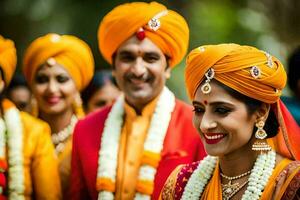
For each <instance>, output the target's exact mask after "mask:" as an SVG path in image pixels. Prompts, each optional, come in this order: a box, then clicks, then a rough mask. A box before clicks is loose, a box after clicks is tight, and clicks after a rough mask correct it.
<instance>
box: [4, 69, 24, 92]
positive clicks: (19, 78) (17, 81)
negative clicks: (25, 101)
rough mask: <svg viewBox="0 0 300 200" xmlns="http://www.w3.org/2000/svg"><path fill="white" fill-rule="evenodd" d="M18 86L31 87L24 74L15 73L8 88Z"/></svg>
mask: <svg viewBox="0 0 300 200" xmlns="http://www.w3.org/2000/svg"><path fill="white" fill-rule="evenodd" d="M17 87H26V88H28V89H29V87H28V85H27V82H26V79H25V77H24V76H23V75H22V74H19V73H17V74H15V75H14V76H13V78H12V80H11V82H10V84H9V86H8V88H7V90H8V91H10V90H12V89H14V88H17Z"/></svg>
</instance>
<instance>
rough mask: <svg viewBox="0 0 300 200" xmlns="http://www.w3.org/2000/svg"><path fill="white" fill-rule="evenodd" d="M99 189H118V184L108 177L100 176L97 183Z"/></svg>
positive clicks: (112, 190)
mask: <svg viewBox="0 0 300 200" xmlns="http://www.w3.org/2000/svg"><path fill="white" fill-rule="evenodd" d="M96 187H97V190H99V191H100V190H107V191H110V192H115V191H116V185H115V183H114V182H112V181H111V180H110V179H108V178H98V179H97V183H96Z"/></svg>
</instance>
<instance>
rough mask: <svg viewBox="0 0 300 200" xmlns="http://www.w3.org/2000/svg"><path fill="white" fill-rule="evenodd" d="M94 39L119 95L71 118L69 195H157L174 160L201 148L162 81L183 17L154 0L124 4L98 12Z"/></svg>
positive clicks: (183, 31)
mask: <svg viewBox="0 0 300 200" xmlns="http://www.w3.org/2000/svg"><path fill="white" fill-rule="evenodd" d="M98 39H99V48H100V51H101V53H102V55H103V57H104V58H105V59H106V60H107V61H108V62H109V63H110V64H111V65H112V69H113V75H114V77H115V79H116V81H117V83H118V86H119V87H120V89H121V90H122V91H123V93H124V95H122V96H121V97H120V98H118V99H117V101H116V102H115V103H114V105H113V106H109V107H105V108H104V109H102V110H100V111H98V112H96V113H93V114H92V115H89V116H88V117H87V118H85V119H84V120H81V121H79V123H78V124H77V126H76V128H75V132H74V139H73V156H72V176H71V183H72V186H71V191H70V194H71V197H72V199H97V198H99V199H124V200H126V199H141V198H143V199H150V198H152V199H157V198H158V196H159V193H160V190H161V188H162V186H163V184H164V182H165V180H166V178H167V177H168V175H169V174H170V172H171V171H172V170H173V169H174V168H175V167H176V166H177V165H179V164H183V163H187V162H191V161H194V160H200V159H202V158H203V157H204V155H205V151H204V149H203V145H202V143H201V141H200V139H199V137H198V135H197V133H196V130H195V129H194V128H193V127H192V108H191V107H190V106H188V105H186V104H185V103H183V102H181V101H179V100H177V99H176V98H175V97H174V94H173V93H172V92H171V91H170V90H169V89H168V88H167V87H166V86H165V82H166V79H168V78H169V77H170V72H171V69H172V68H173V67H174V66H175V65H176V64H178V63H179V62H180V61H181V60H182V58H183V57H184V55H185V53H186V50H187V47H188V39H189V29H188V26H187V23H186V21H185V20H184V18H183V17H182V16H180V15H179V14H178V13H176V12H174V11H172V10H168V9H167V8H166V7H165V6H163V5H161V4H159V3H156V2H152V3H144V2H134V3H127V4H122V5H120V6H117V7H116V8H114V9H113V10H112V11H111V12H109V13H108V14H107V15H106V16H105V17H104V18H103V20H102V22H101V23H100V27H99V31H98Z"/></svg>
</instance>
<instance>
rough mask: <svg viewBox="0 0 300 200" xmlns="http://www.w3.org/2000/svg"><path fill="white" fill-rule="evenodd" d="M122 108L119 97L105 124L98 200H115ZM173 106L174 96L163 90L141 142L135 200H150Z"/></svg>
mask: <svg viewBox="0 0 300 200" xmlns="http://www.w3.org/2000/svg"><path fill="white" fill-rule="evenodd" d="M123 105H124V96H120V97H119V98H118V99H117V101H116V103H115V104H114V105H113V107H112V109H111V111H110V113H109V115H108V118H107V119H106V121H105V126H104V130H103V134H102V138H101V148H100V150H99V158H98V170H97V189H98V190H99V194H98V199H106V200H110V199H114V192H115V183H116V171H117V160H118V159H117V157H118V152H119V141H120V135H121V130H122V125H123V115H124V107H123ZM174 107H175V97H174V94H173V93H172V92H171V91H170V90H169V89H168V88H167V87H164V89H163V91H162V94H161V95H160V97H159V100H158V102H157V105H156V108H155V111H154V114H153V117H152V119H151V122H150V128H149V130H148V133H147V137H146V140H145V143H144V150H143V158H142V164H141V167H140V170H139V175H138V181H137V188H136V191H137V192H136V194H135V198H134V199H136V200H138V199H145V200H146V199H150V196H151V194H152V192H153V183H154V177H155V174H156V167H157V165H158V163H159V161H160V153H161V151H162V149H163V142H164V138H165V135H166V132H167V129H168V126H169V122H170V120H171V114H172V112H173V110H174Z"/></svg>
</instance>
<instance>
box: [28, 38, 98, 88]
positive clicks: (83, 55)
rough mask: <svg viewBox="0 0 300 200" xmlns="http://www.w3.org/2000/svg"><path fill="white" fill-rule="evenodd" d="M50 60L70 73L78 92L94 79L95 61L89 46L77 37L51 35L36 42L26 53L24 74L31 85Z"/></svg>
mask: <svg viewBox="0 0 300 200" xmlns="http://www.w3.org/2000/svg"><path fill="white" fill-rule="evenodd" d="M49 58H54V59H55V61H56V62H57V63H58V64H60V65H62V66H63V67H64V68H65V69H66V70H67V71H68V73H69V74H70V76H71V77H72V79H73V80H74V81H75V84H76V86H77V88H78V90H82V89H83V88H84V87H85V86H87V84H88V83H89V82H90V80H91V79H92V77H93V73H94V59H93V55H92V51H91V49H90V48H89V46H88V45H87V44H86V43H85V42H83V41H82V40H80V39H78V38H77V37H74V36H71V35H58V34H52V33H51V34H47V35H45V36H42V37H40V38H37V39H36V40H34V41H33V42H32V43H31V44H30V46H29V47H28V49H27V50H26V52H25V56H24V62H23V72H24V75H25V77H26V79H27V81H28V82H29V83H32V81H33V80H34V76H35V74H36V72H37V70H38V69H39V67H40V66H41V65H42V64H44V63H45V62H46V61H47V60H48V59H49Z"/></svg>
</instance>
